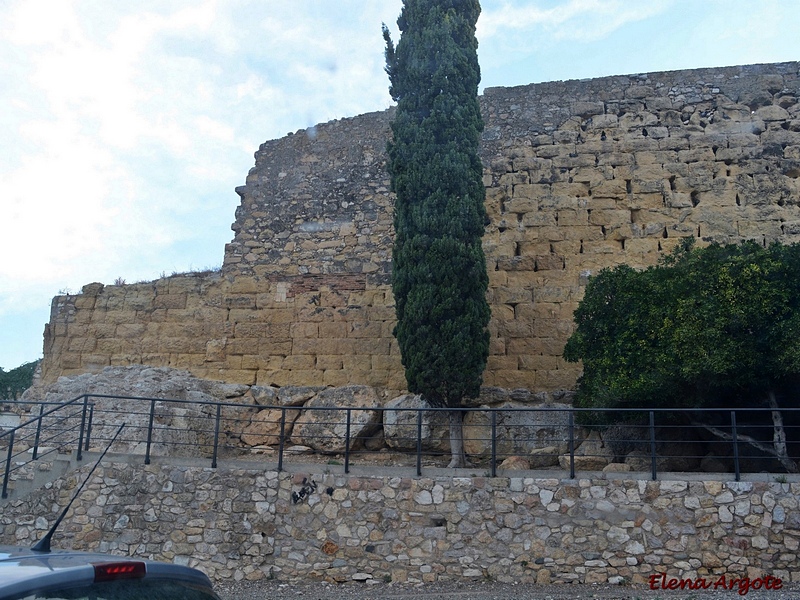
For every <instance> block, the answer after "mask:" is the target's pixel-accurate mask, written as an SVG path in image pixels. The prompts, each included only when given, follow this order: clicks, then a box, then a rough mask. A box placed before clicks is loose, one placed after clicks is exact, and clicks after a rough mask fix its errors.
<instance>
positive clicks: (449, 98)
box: [383, 0, 490, 467]
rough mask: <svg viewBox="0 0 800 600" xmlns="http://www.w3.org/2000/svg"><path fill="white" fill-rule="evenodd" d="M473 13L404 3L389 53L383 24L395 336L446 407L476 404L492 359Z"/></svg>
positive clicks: (442, 1)
mask: <svg viewBox="0 0 800 600" xmlns="http://www.w3.org/2000/svg"><path fill="white" fill-rule="evenodd" d="M480 10H481V9H480V3H479V1H478V0H404V1H403V9H402V12H401V13H400V17H399V18H398V20H397V24H398V26H399V28H400V32H401V38H400V41H399V42H398V44H397V47H395V46H394V44H393V43H392V39H391V37H390V35H389V32H388V30H387V28H386V27H385V26H384V28H383V35H384V38H385V40H386V72H387V73H388V75H389V80H390V83H391V86H390V88H389V91H390V94H391V96H392V98H393V99H394V100H395V101H396V102H397V113H396V116H395V119H394V121H393V123H392V126H391V128H392V134H393V139H392V141H391V142H390V143H389V145H388V153H389V165H388V166H389V174H390V176H391V182H392V191H394V192H395V194H396V196H397V199H396V204H395V214H394V227H395V242H394V248H393V253H392V260H393V266H392V290H393V292H394V297H395V303H396V312H397V326H396V328H395V331H394V334H395V337H396V338H397V341H398V344H399V346H400V352H401V355H402V361H403V366H404V367H405V372H406V380H407V382H408V388H409V390H410V391H411V392H413V393H418V394H421V395H422V396H423V398H425V399H426V400H427V402H428V403H429V404H431V405H432V406H438V407H447V408H456V407H459V406H460V405H461V403H462V400H463V399H464V398H474V397H477V395H478V393H479V392H480V386H481V382H482V378H483V370H484V368H485V367H486V359H487V357H488V354H489V333H488V330H487V325H488V323H489V318H490V310H489V305H488V303H487V301H486V290H487V287H488V276H487V274H486V260H485V257H484V254H483V248H482V246H481V237H482V236H483V232H484V227H485V225H486V223H487V217H486V210H485V208H484V200H485V195H486V191H485V189H484V186H483V180H482V166H481V160H480V157H479V155H478V146H479V142H480V134H481V131H482V130H483V120H482V118H481V114H480V107H479V105H478V83H479V81H480V67H479V66H478V53H477V48H478V41H477V39H476V37H475V24H476V22H477V20H478V16H479V15H480ZM462 415H463V413H461V412H460V411H451V412H450V440H451V451H452V455H453V460H452V461H451V463H450V466H452V467H458V466H464V465H465V455H464V446H463V427H462V422H463V419H462Z"/></svg>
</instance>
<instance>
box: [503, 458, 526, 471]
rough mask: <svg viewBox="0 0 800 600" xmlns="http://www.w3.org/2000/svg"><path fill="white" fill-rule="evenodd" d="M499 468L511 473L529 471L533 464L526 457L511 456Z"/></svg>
mask: <svg viewBox="0 0 800 600" xmlns="http://www.w3.org/2000/svg"><path fill="white" fill-rule="evenodd" d="M499 468H500V469H505V470H509V471H527V470H529V469H530V468H531V464H530V462H529V461H528V459H527V458H525V457H524V456H509V457H508V458H507V459H505V460H504V461H503V462H501V463H500V465H499Z"/></svg>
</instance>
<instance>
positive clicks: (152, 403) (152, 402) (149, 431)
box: [144, 398, 156, 465]
mask: <svg viewBox="0 0 800 600" xmlns="http://www.w3.org/2000/svg"><path fill="white" fill-rule="evenodd" d="M155 415H156V400H155V398H153V399H152V400H150V420H149V422H148V423H147V449H146V450H145V452H144V464H146V465H149V464H150V445H151V444H152V443H153V418H154V417H155Z"/></svg>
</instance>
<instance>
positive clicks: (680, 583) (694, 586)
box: [650, 573, 783, 596]
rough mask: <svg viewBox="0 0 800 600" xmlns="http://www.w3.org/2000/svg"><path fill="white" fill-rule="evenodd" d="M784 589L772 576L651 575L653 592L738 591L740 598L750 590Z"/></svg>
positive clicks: (781, 583) (778, 580)
mask: <svg viewBox="0 0 800 600" xmlns="http://www.w3.org/2000/svg"><path fill="white" fill-rule="evenodd" d="M782 587H783V581H781V580H780V579H778V578H777V577H773V576H772V575H765V576H763V577H756V578H754V579H750V578H749V577H731V578H728V577H726V576H725V575H720V576H719V578H718V579H706V578H705V577H696V578H694V579H678V578H677V577H667V574H666V573H655V574H653V575H650V589H651V590H709V589H713V590H719V589H723V590H736V591H737V592H738V593H739V595H740V596H744V595H746V594H747V592H749V591H750V590H760V589H765V590H779V589H781V588H782Z"/></svg>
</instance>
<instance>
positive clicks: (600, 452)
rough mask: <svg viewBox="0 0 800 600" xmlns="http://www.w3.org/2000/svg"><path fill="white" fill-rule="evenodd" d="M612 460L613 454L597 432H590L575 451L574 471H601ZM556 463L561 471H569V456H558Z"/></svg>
mask: <svg viewBox="0 0 800 600" xmlns="http://www.w3.org/2000/svg"><path fill="white" fill-rule="evenodd" d="M613 460H614V453H613V452H612V450H611V448H610V447H609V446H608V445H607V444H605V442H604V441H603V438H602V437H601V436H600V433H598V432H597V431H592V432H591V433H590V434H589V435H588V436H587V437H586V439H585V440H583V442H582V443H581V445H580V446H579V447H578V448H576V450H575V469H578V470H581V471H602V470H603V468H604V467H605V466H606V465H608V464H609V463H611V462H613ZM558 463H559V465H561V468H562V469H569V466H570V457H569V454H562V455H561V456H559V458H558Z"/></svg>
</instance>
